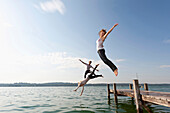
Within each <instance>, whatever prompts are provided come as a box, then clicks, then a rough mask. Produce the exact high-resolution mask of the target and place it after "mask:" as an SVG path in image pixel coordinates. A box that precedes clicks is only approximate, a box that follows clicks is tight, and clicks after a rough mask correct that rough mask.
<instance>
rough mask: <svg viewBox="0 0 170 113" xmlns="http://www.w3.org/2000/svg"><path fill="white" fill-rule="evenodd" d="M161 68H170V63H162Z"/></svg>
mask: <svg viewBox="0 0 170 113" xmlns="http://www.w3.org/2000/svg"><path fill="white" fill-rule="evenodd" d="M160 68H170V65H161V66H160Z"/></svg>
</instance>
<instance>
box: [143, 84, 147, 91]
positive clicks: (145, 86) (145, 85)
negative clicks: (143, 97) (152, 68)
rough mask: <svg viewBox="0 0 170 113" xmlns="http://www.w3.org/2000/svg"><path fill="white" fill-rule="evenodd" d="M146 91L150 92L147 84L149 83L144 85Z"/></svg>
mask: <svg viewBox="0 0 170 113" xmlns="http://www.w3.org/2000/svg"><path fill="white" fill-rule="evenodd" d="M144 89H145V90H146V91H148V84H147V83H144Z"/></svg>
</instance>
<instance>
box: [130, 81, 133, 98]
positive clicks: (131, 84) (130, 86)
mask: <svg viewBox="0 0 170 113" xmlns="http://www.w3.org/2000/svg"><path fill="white" fill-rule="evenodd" d="M129 89H132V84H129ZM131 99H132V101H133V97H131Z"/></svg>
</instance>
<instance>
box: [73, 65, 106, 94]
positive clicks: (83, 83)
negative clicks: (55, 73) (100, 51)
mask: <svg viewBox="0 0 170 113" xmlns="http://www.w3.org/2000/svg"><path fill="white" fill-rule="evenodd" d="M98 66H99V64H97V65H96V67H95V68H94V69H93V71H92V73H90V75H88V77H87V78H86V79H84V80H83V81H80V82H78V86H77V88H76V89H75V90H74V91H77V89H78V88H79V87H82V86H83V88H82V91H81V94H80V96H81V95H82V94H83V91H84V85H85V84H86V83H87V82H88V81H89V80H90V79H94V78H97V77H103V76H102V75H95V74H94V72H95V70H96V68H97V67H98Z"/></svg>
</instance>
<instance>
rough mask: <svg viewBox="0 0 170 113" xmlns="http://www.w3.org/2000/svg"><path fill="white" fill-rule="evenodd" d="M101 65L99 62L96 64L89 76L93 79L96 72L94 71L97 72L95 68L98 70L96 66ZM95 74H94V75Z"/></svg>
mask: <svg viewBox="0 0 170 113" xmlns="http://www.w3.org/2000/svg"><path fill="white" fill-rule="evenodd" d="M98 66H99V64H97V65H96V66H95V68H94V69H93V71H92V72H91V73H90V75H89V76H88V77H89V78H90V79H93V78H94V76H95V74H94V72H95V70H96V68H97V67H98ZM93 75H94V76H93Z"/></svg>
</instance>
